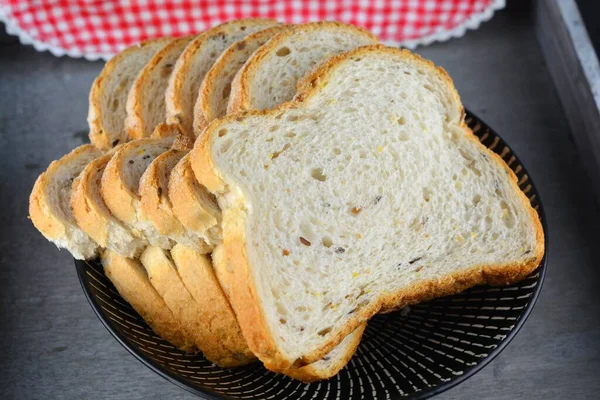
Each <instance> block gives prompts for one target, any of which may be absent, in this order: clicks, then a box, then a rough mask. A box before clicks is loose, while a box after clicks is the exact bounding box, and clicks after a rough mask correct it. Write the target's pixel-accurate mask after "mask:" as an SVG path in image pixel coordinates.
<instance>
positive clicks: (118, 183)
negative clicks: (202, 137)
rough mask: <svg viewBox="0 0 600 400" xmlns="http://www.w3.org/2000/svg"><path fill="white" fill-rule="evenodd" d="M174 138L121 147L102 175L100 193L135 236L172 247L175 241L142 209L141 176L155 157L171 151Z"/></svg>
mask: <svg viewBox="0 0 600 400" xmlns="http://www.w3.org/2000/svg"><path fill="white" fill-rule="evenodd" d="M173 141H174V138H165V139H150V138H146V139H138V140H134V141H131V142H128V143H126V144H124V145H123V146H122V147H121V148H119V149H118V150H117V151H116V152H115V154H114V156H113V157H112V158H111V160H110V161H109V162H108V164H107V165H106V168H105V170H104V173H103V174H102V179H101V184H100V194H101V196H102V199H103V200H104V202H105V204H106V206H107V207H108V209H109V210H110V212H111V213H112V214H113V215H114V216H115V217H117V218H118V219H119V220H121V221H122V222H123V223H124V224H125V226H126V227H127V228H128V229H129V230H130V231H131V232H132V233H133V235H134V236H137V237H144V238H146V240H147V241H148V242H149V243H150V244H151V245H153V246H158V247H161V248H165V249H170V248H171V247H172V246H173V244H174V243H173V241H172V240H171V239H169V238H168V237H166V236H163V235H161V234H160V233H159V232H158V230H157V229H156V228H155V227H154V225H153V224H152V223H151V222H150V221H148V220H147V219H145V218H144V216H143V214H142V212H141V197H140V194H139V185H140V179H141V177H142V175H143V174H144V172H145V171H146V168H148V166H149V165H150V164H151V163H152V161H154V159H155V158H156V157H158V156H159V155H161V154H162V153H164V152H166V151H168V150H169V149H170V147H171V145H172V144H173Z"/></svg>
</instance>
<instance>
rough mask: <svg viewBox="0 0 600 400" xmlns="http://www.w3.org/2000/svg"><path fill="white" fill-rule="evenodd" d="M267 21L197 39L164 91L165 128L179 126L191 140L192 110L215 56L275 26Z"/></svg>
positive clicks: (230, 26) (233, 24) (229, 25)
mask: <svg viewBox="0 0 600 400" xmlns="http://www.w3.org/2000/svg"><path fill="white" fill-rule="evenodd" d="M275 24H276V22H275V21H273V20H270V19H261V18H248V19H240V20H236V21H229V22H226V23H224V24H221V25H218V26H215V27H213V28H211V29H209V30H207V31H206V32H204V33H202V34H200V35H198V36H197V37H196V38H195V39H194V40H192V41H191V42H190V43H189V44H188V46H187V47H186V48H185V50H184V51H183V53H182V54H181V57H179V59H178V60H177V63H176V64H175V69H174V70H173V74H172V75H171V77H170V79H169V85H168V87H167V91H166V99H165V101H166V107H167V121H166V122H167V124H169V125H175V126H179V127H180V129H181V131H182V132H183V133H184V134H186V135H188V136H192V137H193V120H194V115H193V109H194V104H195V102H196V99H197V97H198V89H199V88H200V84H201V83H202V80H203V79H204V75H206V72H207V71H208V70H209V68H210V67H211V66H212V64H213V63H214V62H215V60H216V59H217V57H218V56H219V54H221V52H223V50H225V49H226V48H227V47H229V45H231V44H232V43H233V42H235V41H238V40H240V39H241V38H243V37H244V36H246V35H248V34H249V33H252V32H256V31H258V30H261V29H265V28H268V27H269V26H272V25H275Z"/></svg>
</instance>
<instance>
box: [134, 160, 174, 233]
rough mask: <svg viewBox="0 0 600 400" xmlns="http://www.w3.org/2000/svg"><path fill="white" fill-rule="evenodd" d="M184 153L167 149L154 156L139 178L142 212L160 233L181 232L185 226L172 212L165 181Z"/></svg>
mask: <svg viewBox="0 0 600 400" xmlns="http://www.w3.org/2000/svg"><path fill="white" fill-rule="evenodd" d="M185 154H186V152H182V151H177V150H172V149H171V150H168V151H166V152H164V153H163V154H161V155H160V156H158V157H156V158H155V159H154V161H152V163H151V164H150V165H149V166H148V168H146V171H145V172H144V174H143V175H142V178H141V179H140V187H139V195H140V198H141V210H142V213H143V214H144V215H145V216H146V217H147V218H148V219H149V220H150V221H151V222H152V224H153V225H154V227H155V228H156V230H158V232H159V233H160V234H161V235H164V236H168V235H171V234H178V235H181V234H183V232H184V230H185V228H184V227H183V225H182V224H181V222H179V220H178V219H177V218H176V217H175V215H174V214H173V206H172V205H171V201H170V200H169V197H168V186H167V182H168V179H169V175H170V173H171V168H170V167H171V166H172V165H173V164H174V163H177V162H179V160H180V159H181V158H182V157H183V156H184V155H185Z"/></svg>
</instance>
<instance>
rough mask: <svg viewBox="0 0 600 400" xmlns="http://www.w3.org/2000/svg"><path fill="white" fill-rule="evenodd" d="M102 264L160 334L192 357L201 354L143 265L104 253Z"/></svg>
mask: <svg viewBox="0 0 600 400" xmlns="http://www.w3.org/2000/svg"><path fill="white" fill-rule="evenodd" d="M101 262H102V266H103V267H104V273H105V274H106V276H107V278H108V279H110V281H111V282H112V283H113V285H115V288H117V291H118V292H119V293H120V294H121V296H122V297H123V298H124V299H125V300H126V301H127V302H128V303H129V304H131V306H132V307H133V309H134V310H135V311H136V312H137V313H138V314H139V315H140V316H141V317H142V318H143V319H144V321H146V323H147V324H148V325H149V326H150V328H152V330H153V331H154V332H156V334H158V335H159V336H160V337H162V338H163V339H165V340H166V341H168V342H170V343H171V344H173V345H174V346H176V347H178V348H179V349H181V350H183V351H186V352H188V353H193V352H196V351H197V350H198V349H197V347H196V345H195V343H194V341H193V339H192V338H191V337H190V336H189V335H187V332H186V331H185V330H184V329H183V327H182V326H181V324H180V323H179V321H178V320H177V319H176V318H175V316H174V315H173V313H172V312H171V310H170V309H169V308H168V307H167V305H166V304H165V302H164V300H163V299H162V297H161V296H160V295H159V294H158V292H157V291H156V290H155V289H154V287H153V286H152V284H151V283H150V280H149V279H148V275H147V274H146V270H145V269H144V267H143V266H142V265H141V264H140V262H139V261H137V260H134V259H131V258H126V257H123V256H120V255H119V254H117V253H114V252H112V251H110V250H104V251H103V252H102V256H101Z"/></svg>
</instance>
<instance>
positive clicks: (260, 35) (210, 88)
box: [194, 25, 291, 136]
mask: <svg viewBox="0 0 600 400" xmlns="http://www.w3.org/2000/svg"><path fill="white" fill-rule="evenodd" d="M290 27H291V25H275V26H272V27H270V28H267V29H263V30H261V31H258V32H254V33H251V34H250V35H248V36H246V37H245V38H243V39H242V40H239V41H237V42H235V43H233V44H232V45H231V46H229V47H228V48H227V50H225V51H224V52H223V54H221V56H220V57H219V58H218V59H217V61H215V63H214V64H213V66H212V67H211V69H210V70H209V71H208V72H207V73H206V76H205V77H204V80H203V81H202V84H201V85H200V90H199V94H198V100H197V101H196V105H195V107H194V132H195V135H196V136H199V134H200V132H201V131H202V130H204V128H206V126H207V125H208V123H209V122H211V121H212V120H213V119H215V118H218V117H221V115H218V111H217V110H216V109H215V107H214V104H213V101H212V100H213V98H214V96H222V93H215V90H216V85H217V84H218V82H219V80H220V79H219V77H221V75H222V74H223V71H224V70H225V69H226V68H227V67H228V66H229V65H230V64H231V63H232V62H234V61H235V58H236V57H237V55H238V53H239V52H240V51H243V50H244V49H245V48H246V47H247V46H248V44H252V45H253V46H256V44H254V42H257V44H260V43H264V42H266V41H267V40H269V39H270V38H271V37H273V36H275V35H276V34H278V33H280V32H283V31H286V30H288V29H290Z"/></svg>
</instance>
